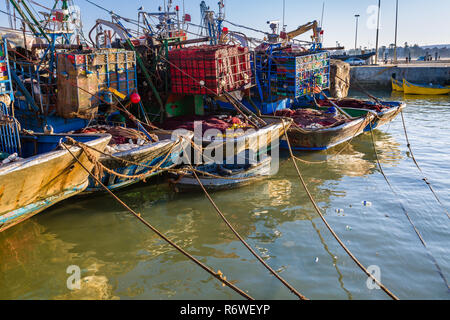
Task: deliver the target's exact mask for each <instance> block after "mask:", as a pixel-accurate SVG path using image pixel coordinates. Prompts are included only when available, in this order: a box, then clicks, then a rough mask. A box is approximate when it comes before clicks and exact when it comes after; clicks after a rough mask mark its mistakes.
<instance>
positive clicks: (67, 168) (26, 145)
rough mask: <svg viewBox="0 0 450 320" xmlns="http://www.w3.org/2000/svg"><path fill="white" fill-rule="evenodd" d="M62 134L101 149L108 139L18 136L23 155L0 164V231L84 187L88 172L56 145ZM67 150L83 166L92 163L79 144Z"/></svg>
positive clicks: (39, 134)
mask: <svg viewBox="0 0 450 320" xmlns="http://www.w3.org/2000/svg"><path fill="white" fill-rule="evenodd" d="M66 136H70V137H71V138H73V139H75V140H76V141H79V142H82V143H85V144H86V145H88V146H92V147H94V148H96V149H98V150H101V151H103V150H104V149H105V147H106V145H107V144H108V142H109V140H110V139H111V136H110V135H65V134H53V135H49V134H42V133H34V134H26V135H21V137H20V138H21V151H20V156H21V157H23V158H20V159H17V160H16V161H14V162H11V163H8V164H3V165H1V166H0V232H1V231H4V230H6V229H8V228H10V227H12V226H14V225H16V224H18V223H20V222H22V221H24V220H26V219H28V218H30V217H32V216H34V215H35V214H37V213H39V212H41V211H43V210H44V209H46V208H48V207H50V206H52V205H54V204H56V203H58V202H60V201H62V200H64V199H67V198H69V197H72V196H74V195H76V194H78V193H80V192H82V191H83V190H84V189H85V188H86V187H87V185H88V175H89V173H88V172H86V171H85V170H84V169H83V168H82V167H81V165H80V164H79V163H78V162H77V161H76V160H75V159H74V158H73V156H72V155H71V154H70V153H69V152H68V151H67V150H66V149H64V148H62V147H60V146H59V143H60V142H64V141H65V138H66ZM69 150H70V151H71V152H72V153H74V155H76V156H77V157H78V158H79V160H80V162H81V163H82V164H83V165H84V166H85V167H86V168H87V169H89V170H91V169H92V167H93V164H92V163H91V162H90V161H89V160H88V158H87V156H86V154H85V153H84V152H82V150H81V149H80V148H79V147H76V146H72V147H70V148H69ZM92 154H93V155H94V156H95V157H98V156H99V154H98V153H95V152H93V153H92Z"/></svg>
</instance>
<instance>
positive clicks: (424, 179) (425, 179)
mask: <svg viewBox="0 0 450 320" xmlns="http://www.w3.org/2000/svg"><path fill="white" fill-rule="evenodd" d="M400 114H401V116H402V123H403V131H404V132H405V138H406V146H407V147H408V149H409V153H410V154H411V158H412V160H413V162H414V164H415V165H416V167H417V169H419V171H420V173H422V175H424V173H423V171H422V169H421V168H420V166H419V164H418V163H417V161H416V158H415V157H414V153H413V152H412V149H411V143H410V142H409V138H408V132H407V131H406V124H405V118H404V117H403V111H401V112H400ZM422 180H423V181H424V182H425V183H426V184H427V186H428V187H429V188H430V190H431V192H432V193H433V195H434V197H435V198H436V200H437V202H439V204H440V205H441V207H442V209H444V211H445V213H446V214H447V217H448V218H449V219H450V214H449V213H448V210H447V208H446V207H445V206H444V204H443V203H442V201H441V199H439V197H438V195H437V194H436V192H435V191H434V189H433V187H432V186H431V183H430V182H429V181H428V179H427V178H426V177H425V176H424V177H423V179H422Z"/></svg>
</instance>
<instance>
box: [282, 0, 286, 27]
mask: <svg viewBox="0 0 450 320" xmlns="http://www.w3.org/2000/svg"><path fill="white" fill-rule="evenodd" d="M285 13H286V0H283V32H286V25H285V24H284V18H285Z"/></svg>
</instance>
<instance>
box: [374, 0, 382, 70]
mask: <svg viewBox="0 0 450 320" xmlns="http://www.w3.org/2000/svg"><path fill="white" fill-rule="evenodd" d="M380 9H381V0H378V18H377V39H376V41H375V64H378V35H379V33H380Z"/></svg>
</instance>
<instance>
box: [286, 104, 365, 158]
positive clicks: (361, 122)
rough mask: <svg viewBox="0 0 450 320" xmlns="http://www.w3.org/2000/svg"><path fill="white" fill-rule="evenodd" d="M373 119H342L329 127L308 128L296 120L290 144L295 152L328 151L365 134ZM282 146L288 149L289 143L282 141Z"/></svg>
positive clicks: (289, 135)
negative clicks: (365, 129)
mask: <svg viewBox="0 0 450 320" xmlns="http://www.w3.org/2000/svg"><path fill="white" fill-rule="evenodd" d="M301 109H303V108H300V109H297V110H295V112H298V111H299V110H301ZM287 110H288V109H287ZM306 110H313V109H306ZM289 111H292V110H289ZM313 111H317V112H319V113H320V112H322V113H323V111H319V110H313ZM282 112H283V110H281V112H280V114H281V113H282ZM285 116H287V115H285ZM373 119H374V115H373V114H371V113H370V114H367V115H365V116H361V117H356V118H351V119H343V118H340V119H339V120H337V121H335V122H334V123H333V124H331V125H327V126H315V125H312V126H308V127H300V126H299V125H298V124H297V123H296V120H294V124H293V125H292V126H291V127H290V128H289V130H288V137H289V142H290V145H291V148H292V149H293V150H305V151H320V150H327V149H330V148H332V147H334V146H336V145H338V144H341V143H343V142H346V141H348V140H350V139H352V138H354V137H356V136H358V135H360V134H361V133H363V132H364V128H366V127H367V126H368V125H369V123H370V122H371V121H372V120H373ZM280 146H281V148H288V143H287V141H286V139H285V138H283V139H282V140H281V144H280Z"/></svg>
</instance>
